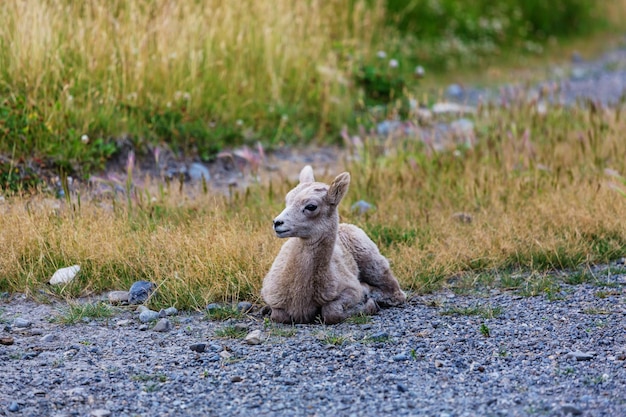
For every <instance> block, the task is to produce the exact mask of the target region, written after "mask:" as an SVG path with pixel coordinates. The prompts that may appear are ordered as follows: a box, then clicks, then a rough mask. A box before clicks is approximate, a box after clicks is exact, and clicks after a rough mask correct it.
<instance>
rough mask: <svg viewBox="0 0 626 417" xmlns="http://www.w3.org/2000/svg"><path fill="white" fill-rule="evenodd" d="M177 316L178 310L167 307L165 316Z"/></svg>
mask: <svg viewBox="0 0 626 417" xmlns="http://www.w3.org/2000/svg"><path fill="white" fill-rule="evenodd" d="M176 314H178V309H177V308H176V307H168V308H166V309H165V315H166V316H175V315H176Z"/></svg>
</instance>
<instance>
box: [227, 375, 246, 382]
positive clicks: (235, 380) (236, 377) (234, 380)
mask: <svg viewBox="0 0 626 417" xmlns="http://www.w3.org/2000/svg"><path fill="white" fill-rule="evenodd" d="M241 381H243V378H242V377H240V376H238V375H235V376H233V377H232V378H230V382H241Z"/></svg>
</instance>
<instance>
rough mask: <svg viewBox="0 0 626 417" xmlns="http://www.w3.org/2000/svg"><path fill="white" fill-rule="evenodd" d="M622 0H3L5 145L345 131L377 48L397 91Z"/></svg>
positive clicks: (236, 140)
mask: <svg viewBox="0 0 626 417" xmlns="http://www.w3.org/2000/svg"><path fill="white" fill-rule="evenodd" d="M553 3H554V4H553ZM616 4H619V5H621V6H622V7H621V8H618V6H616ZM623 4H624V1H623V0H619V1H618V2H610V3H609V2H593V4H592V2H591V1H590V0H559V1H558V2H556V3H555V2H552V3H550V6H549V10H548V9H546V8H548V6H545V5H543V3H541V2H538V1H532V2H529V1H522V0H507V1H500V2H498V4H497V5H496V6H493V5H492V4H491V3H490V2H485V1H482V0H471V1H460V0H441V1H428V2H426V1H413V2H396V1H394V0H388V1H386V0H351V1H350V2H345V1H340V0H327V1H321V0H307V1H289V0H276V1H274V0H243V1H236V2H235V1H230V2H229V1H223V0H204V1H192V2H176V1H171V0H138V1H126V0H113V1H105V0H87V1H83V2H73V1H69V0H42V1H36V2H35V1H19V0H8V1H3V2H0V137H1V139H2V140H0V152H2V153H3V154H5V155H6V154H10V155H12V156H13V157H14V158H15V159H19V158H20V157H31V156H33V155H34V156H37V157H45V158H48V157H52V158H53V160H54V162H55V163H56V164H58V165H61V166H63V167H64V169H66V170H78V171H82V173H83V174H88V173H90V172H92V171H93V170H94V169H98V168H101V167H102V166H103V165H104V163H105V162H106V160H107V159H108V158H110V157H111V155H112V154H114V153H115V152H116V150H117V148H116V144H115V139H118V138H120V137H126V138H128V139H130V140H131V141H132V142H134V144H135V146H136V148H137V149H138V151H141V150H142V149H144V148H145V147H147V146H148V145H151V144H154V143H157V142H166V143H167V144H168V145H170V146H171V147H172V148H174V150H176V151H180V152H181V153H186V154H188V155H193V156H199V157H201V158H204V159H209V158H211V157H212V156H213V155H214V154H215V153H216V152H217V151H219V150H220V149H222V148H223V147H224V146H228V145H239V144H242V143H247V142H252V143H254V142H256V141H261V142H263V143H265V144H266V145H280V144H282V143H285V142H288V143H296V142H302V141H309V140H312V139H315V138H317V139H319V140H327V139H328V138H329V137H330V138H333V139H338V138H339V135H338V131H339V130H340V128H341V126H343V125H344V124H346V123H347V124H349V125H354V124H356V123H358V114H356V113H355V112H354V109H355V107H357V108H358V107H360V106H359V103H360V102H361V99H362V98H363V89H365V90H367V89H368V88H370V87H371V83H370V87H368V84H367V83H365V86H364V85H363V82H362V81H363V80H361V79H360V78H359V77H360V76H361V75H362V71H361V70H362V69H363V68H366V69H369V70H372V69H375V67H376V65H375V64H377V65H380V63H379V62H378V60H377V58H376V54H377V51H386V52H387V55H388V56H389V57H390V58H391V57H394V58H395V59H397V60H398V61H399V66H398V68H397V69H395V70H394V74H392V81H393V83H392V86H397V88H395V90H396V91H394V92H393V93H394V97H398V95H401V94H402V93H403V89H404V87H406V88H408V89H410V88H411V82H412V81H411V80H412V73H413V70H414V66H415V65H417V64H420V65H423V66H426V67H427V71H431V69H432V68H434V67H435V66H437V65H439V64H441V65H439V66H443V67H449V66H452V67H454V66H455V65H460V64H462V65H465V64H467V63H472V62H474V63H475V62H480V59H481V57H482V56H484V55H485V54H487V55H489V56H498V55H499V54H500V53H501V52H502V49H503V48H506V47H508V45H516V46H515V48H517V49H515V50H516V51H517V50H519V48H518V46H520V45H521V47H522V49H524V48H525V46H524V45H526V46H529V48H530V49H533V48H535V47H538V44H537V42H538V41H539V42H541V41H543V40H545V39H546V38H549V37H552V36H554V35H560V34H572V33H580V31H578V29H580V28H583V27H584V28H589V29H591V28H594V27H597V25H598V21H600V20H602V19H600V18H597V19H596V17H597V16H606V15H607V14H608V12H607V7H609V6H610V7H611V12H612V13H613V15H617V14H618V13H616V12H614V9H617V10H621V11H623V9H624V8H623ZM622 15H623V14H622ZM546 19H547V20H546ZM440 23H441V24H440ZM396 27H397V28H399V29H398V30H396V29H397V28H396ZM570 29H572V30H573V32H569V30H570ZM539 33H541V34H542V36H540V37H539V38H537V36H538V35H537V34H539ZM525 49H528V48H525ZM442 63H443V64H442ZM382 66H383V68H385V70H388V68H387V67H388V65H387V62H383V63H382ZM387 75H388V74H384V76H383V78H385V77H386V76H387ZM365 81H371V80H365ZM378 81H380V80H378ZM383 81H384V80H383ZM373 84H374V87H372V88H378V87H381V86H380V85H379V84H380V83H373ZM383 87H384V86H383ZM387 89H388V88H387ZM367 93H368V92H367V91H365V95H367ZM384 93H385V94H387V93H388V91H386V90H385V91H384Z"/></svg>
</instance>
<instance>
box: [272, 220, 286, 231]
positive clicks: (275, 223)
mask: <svg viewBox="0 0 626 417" xmlns="http://www.w3.org/2000/svg"><path fill="white" fill-rule="evenodd" d="M284 223H285V222H284V221H282V220H274V229H276V228H277V227H278V226H282V225H283V224H284Z"/></svg>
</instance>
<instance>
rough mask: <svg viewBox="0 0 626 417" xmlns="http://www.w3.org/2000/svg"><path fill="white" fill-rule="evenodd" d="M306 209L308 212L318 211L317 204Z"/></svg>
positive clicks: (309, 205) (308, 205)
mask: <svg viewBox="0 0 626 417" xmlns="http://www.w3.org/2000/svg"><path fill="white" fill-rule="evenodd" d="M304 209H305V210H308V211H315V210H317V206H316V205H315V204H307V206H306V207H305V208H304Z"/></svg>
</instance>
